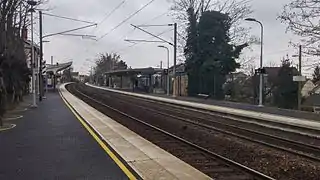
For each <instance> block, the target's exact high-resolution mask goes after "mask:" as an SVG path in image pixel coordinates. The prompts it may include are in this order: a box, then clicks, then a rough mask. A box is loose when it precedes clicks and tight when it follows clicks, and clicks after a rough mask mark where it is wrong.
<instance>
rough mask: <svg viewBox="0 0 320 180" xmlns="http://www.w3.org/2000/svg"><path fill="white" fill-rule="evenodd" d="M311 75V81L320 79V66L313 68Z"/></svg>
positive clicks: (314, 81)
mask: <svg viewBox="0 0 320 180" xmlns="http://www.w3.org/2000/svg"><path fill="white" fill-rule="evenodd" d="M312 77H313V79H312V81H313V83H316V82H318V81H320V66H316V67H315V68H314V71H313V74H312Z"/></svg>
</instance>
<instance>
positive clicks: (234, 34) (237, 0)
mask: <svg viewBox="0 0 320 180" xmlns="http://www.w3.org/2000/svg"><path fill="white" fill-rule="evenodd" d="M172 1H173V3H174V5H173V6H172V13H173V15H174V16H175V17H176V19H177V20H178V21H180V26H182V27H183V30H181V34H183V35H184V36H185V35H186V33H185V29H186V28H185V27H186V25H187V23H188V15H187V10H188V9H189V8H190V7H191V8H193V9H194V10H195V13H196V16H197V19H198V20H199V18H200V16H201V14H202V13H203V12H204V11H208V10H215V11H219V12H221V13H224V14H228V15H229V17H230V18H231V23H232V27H231V30H230V37H231V39H232V42H234V43H238V44H242V43H244V42H247V41H248V39H250V36H249V35H248V32H249V29H248V28H245V27H243V26H241V22H242V21H243V19H244V18H246V17H248V16H249V15H250V14H251V13H252V10H251V6H250V5H249V1H248V0H224V1H219V0H172Z"/></svg>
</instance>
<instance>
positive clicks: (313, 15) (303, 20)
mask: <svg viewBox="0 0 320 180" xmlns="http://www.w3.org/2000/svg"><path fill="white" fill-rule="evenodd" d="M279 19H280V20H281V22H282V23H285V24H287V25H288V26H287V31H291V32H292V33H294V34H296V35H298V36H300V37H301V38H302V39H301V42H298V43H299V44H302V45H304V49H306V53H308V54H310V55H320V51H319V45H320V43H319V39H320V24H319V21H320V1H319V0H293V1H292V2H290V3H288V4H286V5H285V6H284V8H283V11H282V14H281V15H280V16H279ZM298 43H292V44H293V45H297V44H298Z"/></svg>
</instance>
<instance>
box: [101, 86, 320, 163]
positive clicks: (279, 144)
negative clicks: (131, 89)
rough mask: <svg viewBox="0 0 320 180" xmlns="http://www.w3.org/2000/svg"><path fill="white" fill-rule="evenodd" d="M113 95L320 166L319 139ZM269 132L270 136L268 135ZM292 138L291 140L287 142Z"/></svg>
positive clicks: (123, 101)
mask: <svg viewBox="0 0 320 180" xmlns="http://www.w3.org/2000/svg"><path fill="white" fill-rule="evenodd" d="M110 94H114V95H115V96H117V101H121V102H122V103H127V104H134V105H135V106H136V107H139V108H141V109H144V110H146V111H149V112H153V113H156V114H159V115H162V116H166V117H170V118H173V119H176V120H179V121H183V122H186V123H189V124H193V125H197V126H200V127H203V128H207V129H210V130H214V131H217V132H220V133H223V134H228V135H231V136H234V137H237V138H241V139H244V140H248V141H250V142H254V143H258V144H262V145H265V146H268V147H272V148H275V149H278V150H281V151H284V152H288V153H291V154H293V155H297V156H301V157H304V158H307V159H310V160H313V161H316V162H320V146H317V145H319V144H320V139H317V138H315V137H309V136H305V135H303V134H295V133H293V132H285V131H283V130H278V129H272V128H268V127H262V126H260V127H259V125H255V124H252V123H250V122H247V123H246V122H243V121H237V120H232V119H230V118H223V119H221V116H216V115H210V116H209V115H207V116H204V115H203V114H200V113H199V112H198V113H197V112H195V111H194V110H192V109H190V108H185V109H183V108H181V107H177V106H175V105H170V104H166V103H161V102H156V101H153V100H145V99H142V98H137V97H132V96H128V95H119V94H115V93H112V92H107V93H105V94H104V95H106V96H109V95H110ZM217 117H218V118H220V120H217ZM213 119H215V120H213ZM248 127H249V128H248ZM266 130H267V131H268V132H265V131H266ZM290 136H291V139H289V138H288V137H290Z"/></svg>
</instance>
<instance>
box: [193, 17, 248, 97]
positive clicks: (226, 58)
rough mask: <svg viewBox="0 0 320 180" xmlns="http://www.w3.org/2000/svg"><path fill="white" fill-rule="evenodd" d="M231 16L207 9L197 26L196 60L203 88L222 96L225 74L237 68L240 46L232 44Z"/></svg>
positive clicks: (244, 45)
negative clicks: (199, 64) (197, 50)
mask: <svg viewBox="0 0 320 180" xmlns="http://www.w3.org/2000/svg"><path fill="white" fill-rule="evenodd" d="M231 24H232V23H231V18H230V17H229V16H228V15H227V14H223V13H221V12H218V11H206V12H204V13H203V14H202V16H201V18H200V21H199V25H198V39H199V40H198V48H199V54H198V56H199V62H200V63H201V76H202V78H201V79H202V81H201V82H202V84H203V85H202V91H204V92H205V93H209V94H211V95H213V96H214V97H215V98H216V99H223V98H224V93H223V89H222V85H223V84H224V83H225V76H226V75H227V74H229V73H231V72H234V71H235V70H236V69H237V68H239V67H240V64H238V63H237V62H236V59H237V58H239V55H240V53H241V51H242V49H243V48H245V47H246V46H247V44H246V43H245V44H241V45H239V46H237V45H234V44H232V43H231V39H230V36H229V31H230V28H231Z"/></svg>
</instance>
